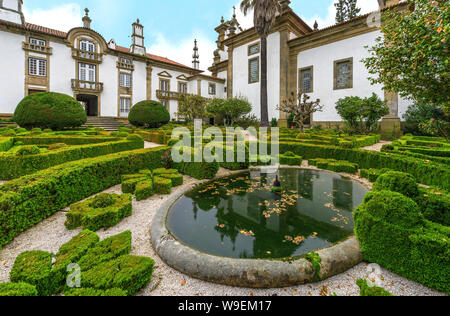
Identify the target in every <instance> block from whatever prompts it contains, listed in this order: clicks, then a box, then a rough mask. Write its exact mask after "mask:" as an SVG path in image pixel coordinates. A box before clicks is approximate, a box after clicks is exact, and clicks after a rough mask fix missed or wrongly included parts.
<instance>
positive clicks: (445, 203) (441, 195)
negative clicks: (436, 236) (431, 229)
mask: <svg viewBox="0 0 450 316" xmlns="http://www.w3.org/2000/svg"><path fill="white" fill-rule="evenodd" d="M414 201H416V203H417V204H418V205H419V207H420V210H421V211H422V213H423V215H424V216H425V218H426V219H427V220H429V221H432V222H434V223H438V224H441V225H445V226H450V211H449V210H450V194H449V193H448V192H447V191H445V190H440V189H436V188H419V195H418V196H417V197H416V198H414Z"/></svg>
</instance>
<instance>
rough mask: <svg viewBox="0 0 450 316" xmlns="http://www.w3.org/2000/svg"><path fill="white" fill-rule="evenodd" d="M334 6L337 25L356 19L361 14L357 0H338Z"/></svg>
mask: <svg viewBox="0 0 450 316" xmlns="http://www.w3.org/2000/svg"><path fill="white" fill-rule="evenodd" d="M334 6H335V7H336V22H337V23H342V22H345V21H348V20H351V19H353V18H356V17H357V16H358V14H359V12H361V9H360V8H358V7H357V0H338V2H336V3H335V4H334Z"/></svg>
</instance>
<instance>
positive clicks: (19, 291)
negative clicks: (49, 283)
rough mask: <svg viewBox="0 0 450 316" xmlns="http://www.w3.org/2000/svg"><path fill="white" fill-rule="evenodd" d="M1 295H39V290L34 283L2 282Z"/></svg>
mask: <svg viewBox="0 0 450 316" xmlns="http://www.w3.org/2000/svg"><path fill="white" fill-rule="evenodd" d="M0 296H11V297H13V296H16V297H18V296H24V297H27V296H39V294H38V291H37V290H36V287H35V286H34V285H31V284H28V283H24V282H20V283H13V282H8V283H0Z"/></svg>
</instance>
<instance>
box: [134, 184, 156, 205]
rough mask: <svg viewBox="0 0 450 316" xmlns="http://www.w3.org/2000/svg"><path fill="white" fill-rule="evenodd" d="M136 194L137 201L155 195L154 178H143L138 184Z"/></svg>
mask: <svg viewBox="0 0 450 316" xmlns="http://www.w3.org/2000/svg"><path fill="white" fill-rule="evenodd" d="M134 195H135V196H136V201H142V200H145V199H148V198H149V197H151V196H152V195H153V182H152V180H144V181H142V180H141V181H140V182H138V183H137V184H136V189H135V191H134Z"/></svg>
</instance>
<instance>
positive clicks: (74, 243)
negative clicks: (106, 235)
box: [51, 230, 100, 290]
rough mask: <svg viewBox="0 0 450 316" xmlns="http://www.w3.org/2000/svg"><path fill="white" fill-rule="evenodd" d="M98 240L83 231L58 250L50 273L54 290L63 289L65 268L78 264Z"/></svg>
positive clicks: (91, 234) (92, 233)
mask: <svg viewBox="0 0 450 316" xmlns="http://www.w3.org/2000/svg"><path fill="white" fill-rule="evenodd" d="M99 239H100V238H99V237H98V235H97V234H96V233H94V232H91V231H89V230H84V231H82V232H81V233H79V234H78V235H77V236H75V237H74V238H72V239H71V240H70V241H69V242H68V243H65V244H64V245H62V246H61V248H59V251H58V253H57V254H56V261H55V264H54V265H53V268H52V273H51V275H52V280H53V284H54V288H55V289H57V290H61V289H62V288H63V287H64V285H65V281H66V276H67V274H68V272H67V266H69V265H70V264H73V263H76V262H78V260H80V259H81V258H82V257H83V256H84V255H85V254H86V253H87V252H88V250H89V249H91V248H92V247H94V246H95V245H96V244H97V243H98V241H99Z"/></svg>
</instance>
